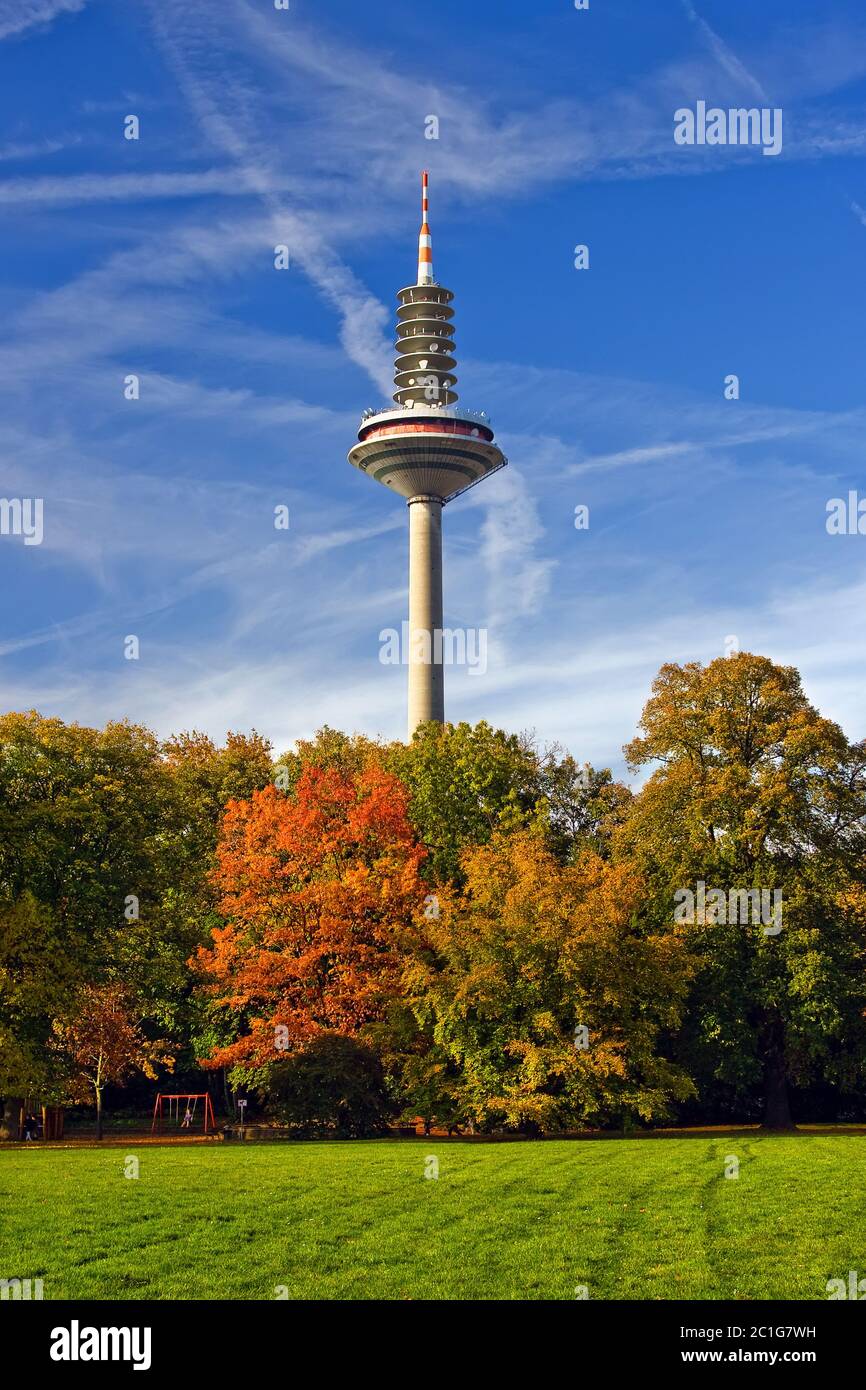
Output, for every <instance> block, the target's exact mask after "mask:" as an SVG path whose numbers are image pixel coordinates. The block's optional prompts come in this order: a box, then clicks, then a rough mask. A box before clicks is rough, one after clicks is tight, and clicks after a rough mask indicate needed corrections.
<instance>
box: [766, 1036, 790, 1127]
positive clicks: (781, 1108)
mask: <svg viewBox="0 0 866 1390" xmlns="http://www.w3.org/2000/svg"><path fill="white" fill-rule="evenodd" d="M763 1128H764V1129H793V1128H794V1122H793V1120H792V1119H791V1104H790V1099H789V1096H788V1068H787V1065H786V1063H785V1027H784V1024H783V1023H782V1020H781V1019H780V1018H778V1017H776V1018H773V1019H772V1020H770V1021H769V1022H768V1027H767V1032H766V1035H765V1046H764V1123H763Z"/></svg>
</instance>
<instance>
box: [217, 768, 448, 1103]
mask: <svg viewBox="0 0 866 1390" xmlns="http://www.w3.org/2000/svg"><path fill="white" fill-rule="evenodd" d="M424 854H425V851H424V849H423V848H422V847H421V846H420V845H419V844H418V842H417V840H416V838H415V834H414V831H413V829H412V827H411V825H410V822H409V819H408V815H407V793H406V791H405V788H404V787H403V785H402V783H400V782H399V781H398V779H397V778H396V777H394V776H393V775H391V774H390V773H387V772H384V771H382V770H381V769H380V768H378V767H375V766H371V767H368V768H366V769H365V770H363V771H360V772H358V773H356V774H350V773H347V772H342V771H340V770H337V769H335V768H321V767H306V768H305V769H304V770H303V772H302V773H301V775H300V777H299V779H298V781H297V784H296V786H295V788H294V789H293V792H292V794H291V795H286V794H285V793H283V792H282V791H281V790H279V789H278V788H276V787H273V786H270V787H266V788H265V789H263V790H261V791H257V792H254V793H253V795H252V797H251V798H250V800H248V801H232V802H230V803H229V805H228V807H227V809H226V813H225V816H224V819H223V825H222V833H221V837H220V841H219V845H218V847H217V865H216V869H215V873H214V878H215V881H216V883H217V886H218V888H219V891H220V896H221V909H222V912H223V914H224V916H225V917H226V918H227V925H226V926H224V927H219V928H216V929H215V930H214V931H213V933H212V935H213V946H212V947H211V948H209V949H204V948H202V949H201V950H200V951H199V953H198V956H197V961H196V963H197V966H198V969H199V971H200V973H201V976H202V978H203V980H204V982H205V985H206V988H207V991H208V993H209V994H210V996H211V999H212V1003H213V1005H214V1006H215V1007H216V1008H217V1010H220V1011H222V1014H223V1018H224V1019H225V1020H228V1021H229V1023H230V1030H231V1034H232V1036H231V1038H230V1040H229V1041H227V1042H226V1043H225V1045H223V1046H218V1047H216V1048H215V1049H214V1051H213V1052H212V1055H211V1056H210V1058H209V1059H207V1061H206V1063H205V1064H206V1065H208V1066H211V1067H214V1066H231V1067H235V1068H238V1074H239V1075H240V1076H242V1077H245V1078H246V1079H252V1080H254V1079H256V1078H258V1077H260V1076H261V1075H262V1074H263V1069H266V1068H268V1067H269V1066H271V1065H273V1064H274V1063H275V1062H277V1061H279V1060H280V1058H281V1057H284V1056H285V1055H286V1053H291V1052H294V1051H297V1050H298V1049H302V1048H303V1047H304V1046H305V1045H307V1044H309V1043H310V1042H311V1041H312V1040H313V1039H316V1038H318V1037H320V1036H321V1035H322V1034H324V1033H330V1034H339V1035H342V1036H344V1037H354V1036H355V1035H357V1034H358V1033H359V1031H360V1030H361V1029H363V1028H364V1026H365V1025H368V1024H370V1023H372V1022H374V1021H376V1020H378V1019H381V1018H382V1017H383V1015H384V1013H385V1011H386V1009H387V1006H388V1003H389V1001H390V1000H393V999H394V998H395V997H396V995H397V992H398V990H399V982H400V972H401V965H402V958H403V952H404V950H405V946H406V940H407V937H408V935H409V933H410V932H411V930H412V927H411V924H412V920H413V918H414V917H415V916H417V914H418V912H419V909H420V908H421V906H422V905H423V902H424V895H425V892H426V891H427V890H426V888H425V887H424V885H423V884H422V881H421V878H420V875H419V868H420V865H421V862H422V860H423V858H424Z"/></svg>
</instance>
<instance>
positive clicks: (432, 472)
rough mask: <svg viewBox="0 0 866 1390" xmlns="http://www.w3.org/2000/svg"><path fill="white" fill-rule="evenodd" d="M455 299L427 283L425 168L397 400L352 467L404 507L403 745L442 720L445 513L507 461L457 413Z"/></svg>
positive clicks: (371, 422) (371, 429)
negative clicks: (406, 590) (405, 638)
mask: <svg viewBox="0 0 866 1390" xmlns="http://www.w3.org/2000/svg"><path fill="white" fill-rule="evenodd" d="M453 299H454V295H453V294H452V293H451V291H450V290H448V289H446V288H445V287H444V285H440V284H438V282H437V281H436V280H435V279H434V278H433V250H432V241H431V236H430V228H429V225H428V222H427V171H426V170H425V171H424V173H423V174H422V175H421V231H420V233H419V235H418V279H417V281H416V283H415V284H414V285H409V286H407V287H406V289H403V290H400V291H399V293H398V295H397V300H398V303H399V308H398V309H397V337H396V343H395V347H396V351H397V357H396V360H395V363H394V386H395V388H396V389H395V391H394V397H393V399H394V402H395V404H394V405H393V406H388V407H386V408H385V409H384V410H376V411H373V410H367V411H365V412H364V414H363V416H362V417H361V426H360V429H359V430H358V443H357V444H356V445H355V447H354V448H353V449H352V450H350V452H349V462H350V463H351V464H353V465H354V466H355V468H358V469H360V471H361V472H362V473H366V474H367V475H368V476H369V477H371V478H373V479H375V481H376V482H377V483H382V484H383V485H384V486H385V487H388V488H390V489H391V491H392V492H396V493H397V494H398V496H400V497H405V499H406V501H407V504H408V507H409V625H408V652H407V653H406V655H405V657H404V660H407V661H408V667H409V738H410V739H411V738H412V735H413V733H414V732H415V729H416V728H417V727H418V725H419V724H423V723H425V722H426V721H427V720H430V719H433V720H438V721H439V722H440V723H442V722H443V721H444V719H445V692H444V680H443V674H444V672H443V664H442V656H443V640H442V622H443V610H442V508H443V507H444V506H445V504H446V503H447V502H451V501H453V500H454V498H455V497H459V496H460V495H461V493H463V492H466V490H467V489H468V488H470V487H474V486H475V484H476V483H479V482H481V480H482V478H486V477H487V476H488V475H489V474H490V473H495V472H496V471H497V470H498V469H500V468H504V467H505V465H506V463H507V459H506V458H505V456H504V454H503V453H502V451H501V450H500V449H499V447H498V446H497V445H496V444H495V443H494V437H493V429H492V426H491V424H490V420H489V418H488V416H487V415H486V414H485V413H484V411H480V412H475V411H471V410H465V409H462V408H460V407H458V406H457V399H458V397H457V391H456V389H455V388H456V385H457V376H456V368H457V361H456V357H455V351H454V310H453V309H452V307H451V303H452V300H453Z"/></svg>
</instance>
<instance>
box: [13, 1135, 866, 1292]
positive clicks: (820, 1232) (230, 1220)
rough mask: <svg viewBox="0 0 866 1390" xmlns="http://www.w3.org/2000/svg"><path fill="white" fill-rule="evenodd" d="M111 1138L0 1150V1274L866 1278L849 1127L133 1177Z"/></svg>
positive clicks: (319, 1152)
mask: <svg viewBox="0 0 866 1390" xmlns="http://www.w3.org/2000/svg"><path fill="white" fill-rule="evenodd" d="M126 1152H127V1151H126V1150H124V1149H123V1148H109V1149H105V1150H102V1151H100V1150H98V1149H96V1148H88V1149H54V1150H47V1149H44V1150H40V1149H39V1148H37V1147H34V1148H32V1149H30V1150H14V1151H7V1152H5V1153H3V1152H2V1151H0V1277H5V1278H10V1277H13V1276H16V1275H17V1276H18V1277H20V1278H27V1277H30V1278H35V1277H41V1278H42V1279H43V1280H44V1296H45V1298H46V1299H58V1298H75V1299H79V1298H157V1299H171V1298H174V1299H177V1298H204V1299H207V1298H247V1299H272V1298H274V1297H276V1296H277V1293H276V1289H277V1286H278V1285H286V1286H287V1287H288V1290H289V1297H290V1298H329V1299H371V1298H387V1299H406V1298H421V1299H424V1298H427V1299H432V1298H456V1299H514V1298H516V1299H525V1298H529V1299H573V1298H574V1297H575V1288H576V1286H578V1285H586V1286H587V1287H588V1291H589V1297H590V1298H594V1299H599V1298H602V1299H604V1298H626V1299H638V1298H661V1299H668V1298H689V1299H716V1298H739V1299H753V1298H808V1299H824V1298H826V1296H827V1295H826V1289H825V1285H826V1282H827V1280H828V1279H829V1278H835V1277H841V1278H846V1277H847V1273H848V1270H849V1269H856V1270H858V1271H859V1272H860V1277H866V1200H864V1198H866V1182H864V1165H866V1137H861V1136H853V1135H844V1134H843V1135H838V1136H826V1135H800V1136H791V1137H787V1136H786V1137H778V1138H776V1137H764V1136H760V1135H758V1134H755V1133H752V1134H749V1135H748V1136H731V1135H713V1136H712V1137H711V1138H707V1137H705V1136H704V1137H701V1138H675V1139H655V1140H647V1139H642V1140H605V1141H597V1142H572V1143H569V1142H545V1143H535V1144H530V1143H521V1144H489V1145H488V1144H447V1143H437V1142H436V1141H435V1140H429V1139H427V1140H421V1141H418V1142H415V1141H411V1140H410V1141H406V1142H399V1141H382V1142H371V1143H333V1144H312V1143H311V1144H261V1145H253V1144H247V1145H242V1144H237V1145H233V1144H218V1143H214V1144H211V1145H199V1146H194V1147H189V1148H183V1147H176V1148H167V1147H166V1148H162V1147H153V1148H151V1147H147V1146H144V1145H142V1146H141V1147H140V1148H138V1149H136V1148H135V1146H134V1144H131V1145H130V1148H129V1151H128V1152H129V1153H130V1154H136V1155H137V1157H138V1158H139V1161H140V1176H139V1177H138V1179H128V1178H125V1177H124V1160H125V1157H126ZM429 1154H433V1155H436V1156H437V1158H438V1160H439V1177H438V1179H426V1178H425V1176H424V1172H425V1160H426V1157H427V1155H429ZM728 1154H735V1155H736V1156H737V1157H738V1158H739V1160H740V1170H739V1177H738V1178H737V1179H726V1178H725V1176H724V1171H725V1158H726V1155H728Z"/></svg>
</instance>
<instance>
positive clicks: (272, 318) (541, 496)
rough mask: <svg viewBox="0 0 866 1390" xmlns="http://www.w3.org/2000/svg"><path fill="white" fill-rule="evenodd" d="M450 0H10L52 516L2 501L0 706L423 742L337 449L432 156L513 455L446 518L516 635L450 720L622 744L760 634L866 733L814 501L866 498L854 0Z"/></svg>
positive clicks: (39, 435) (457, 593)
mask: <svg viewBox="0 0 866 1390" xmlns="http://www.w3.org/2000/svg"><path fill="white" fill-rule="evenodd" d="M433 13H434V12H431V11H430V10H429V9H427V8H425V7H418V6H408V5H406V4H405V0H399V3H398V0H379V3H376V4H374V5H363V6H361V5H358V4H357V3H350V2H349V0H330V3H327V4H323V3H321V0H319V2H318V3H313V0H290V9H289V11H288V12H285V11H277V10H275V9H274V5H273V0H151V2H150V3H149V2H148V0H140V2H139V3H130V0H0V74H2V81H0V118H2V120H0V131H2V134H0V316H2V324H3V330H4V331H3V333H2V337H0V496H4V497H7V498H8V497H41V498H43V499H44V509H45V511H44V516H45V521H44V527H45V534H44V540H43V543H42V544H41V545H39V546H24V545H23V543H22V539H21V537H16V536H0V592H2V594H3V599H4V602H3V604H2V611H3V622H2V629H0V707H2V708H4V709H10V708H14V709H22V708H29V707H36V708H38V709H39V710H40V711H41V712H43V713H45V714H57V715H60V716H62V717H63V718H65V719H69V720H72V719H76V720H79V721H83V722H92V723H102V722H104V721H105V720H107V719H109V718H119V717H123V716H128V717H130V718H132V719H135V720H139V721H142V722H145V723H147V724H149V725H151V726H153V727H155V728H156V729H157V730H158V731H159V732H161V733H166V734H167V733H170V732H172V731H178V730H181V729H185V728H191V727H197V728H203V729H206V730H207V731H209V732H210V733H212V734H213V735H214V736H216V737H222V736H223V735H224V733H225V731H226V730H227V729H228V728H240V729H243V728H249V727H251V726H255V727H257V728H258V729H260V730H261V731H262V732H264V733H265V734H267V735H268V736H269V737H270V738H271V739H272V740H273V741H274V743H275V745H276V746H277V748H278V749H282V748H284V747H286V746H288V745H289V744H290V743H291V742H292V741H293V740H294V739H295V738H297V737H299V736H306V735H309V734H310V733H311V732H312V731H313V730H314V729H315V728H317V727H318V726H320V725H321V724H323V723H326V722H327V723H329V724H331V725H333V726H337V727H342V728H346V729H349V730H360V731H364V732H366V733H369V734H382V735H386V736H394V737H399V736H402V734H403V730H404V725H405V701H406V690H405V675H406V673H405V669H401V668H399V667H389V666H383V665H382V664H381V663H380V662H379V659H378V657H379V633H380V631H381V630H382V629H383V628H386V627H399V625H400V622H401V620H402V619H403V618H404V617H405V612H406V603H407V598H406V561H407V539H406V514H405V508H404V507H403V506H402V505H401V504H400V502H399V501H398V499H396V498H394V497H392V496H389V495H388V494H387V493H386V492H385V491H384V490H383V489H381V488H377V487H375V486H374V485H373V484H372V483H371V482H370V481H369V480H367V479H366V478H364V477H362V476H361V475H360V474H358V473H357V472H356V471H355V470H354V469H352V468H350V467H349V465H348V464H347V462H346V452H347V450H348V449H349V447H350V446H351V444H352V443H353V441H354V438H355V431H356V429H357V423H358V415H359V413H360V411H361V410H362V409H363V408H364V407H366V406H368V405H381V404H384V402H385V400H386V399H387V397H388V394H389V381H390V377H391V371H392V365H391V364H392V357H393V351H392V348H391V330H392V321H393V313H394V304H395V300H394V296H395V293H396V291H397V290H398V289H399V288H400V287H401V286H403V285H405V284H407V283H408V282H410V281H412V280H413V279H414V258H415V247H416V237H417V229H418V171H419V169H420V168H422V167H424V166H426V167H429V169H430V183H431V225H432V232H433V245H434V266H435V270H436V274H437V277H438V278H439V279H440V280H441V281H442V282H443V283H444V284H446V285H448V286H449V288H451V289H453V290H454V292H455V295H456V300H455V308H456V312H457V320H456V321H457V345H458V360H459V376H460V392H461V401H462V402H463V404H465V405H467V406H468V407H470V408H474V409H486V410H487V411H488V412H489V413H490V415H491V416H492V419H493V423H494V426H495V428H496V431H497V437H498V440H499V442H500V444H501V445H502V447H503V449H504V450H505V452H506V454H507V455H508V457H509V459H510V465H509V468H508V469H507V470H505V471H504V472H503V473H501V474H499V475H498V476H497V477H496V478H493V479H490V480H489V481H488V482H486V483H484V484H483V485H482V486H481V487H478V488H476V489H474V490H473V491H472V492H471V493H469V494H468V495H467V496H466V497H464V498H462V499H458V500H457V501H456V502H455V503H454V504H453V505H451V506H449V507H448V508H447V509H446V512H445V530H446V555H445V565H446V588H445V606H446V622H447V623H448V624H449V625H450V626H463V627H474V628H477V627H486V628H487V630H488V633H489V644H490V656H489V665H488V670H487V673H486V674H485V675H484V676H476V677H474V678H473V677H471V676H469V675H468V674H467V673H466V672H465V671H460V670H449V671H448V672H447V674H446V702H447V712H448V715H449V717H451V718H455V719H456V718H465V719H470V720H476V719H480V718H487V719H489V720H491V721H492V722H494V723H496V724H499V725H502V726H504V727H506V728H509V729H515V730H520V729H526V730H534V731H535V732H536V733H537V735H538V736H539V738H540V739H541V740H543V741H553V740H557V741H559V742H561V743H563V744H565V745H566V746H567V747H569V748H570V749H571V750H572V751H573V752H574V753H575V755H576V756H578V757H579V758H581V759H583V758H587V759H590V760H591V761H593V762H595V763H596V764H601V765H611V766H613V767H614V768H616V769H617V770H621V767H622V763H621V753H620V749H621V745H622V744H623V742H624V741H625V740H626V739H628V738H629V737H631V736H632V734H633V732H634V729H635V725H636V721H637V719H638V717H639V714H640V710H641V707H642V705H643V702H644V700H645V699H646V697H647V694H648V692H649V687H650V683H651V680H652V678H653V676H654V674H655V672H656V671H657V669H658V667H659V665H660V664H661V663H662V662H663V661H665V660H679V661H685V660H709V659H712V658H713V657H715V656H717V655H721V654H722V653H723V652H724V651H725V643H726V638H728V637H730V636H734V637H736V639H737V641H738V644H739V646H740V648H741V649H743V650H753V651H761V652H764V653H766V654H767V655H768V656H770V657H772V658H773V659H775V660H778V661H784V662H792V663H794V664H796V665H797V666H798V667H799V668H800V669H801V671H802V673H803V677H804V681H805V685H806V689H807V692H808V693H809V695H810V697H811V698H812V699H813V700H814V701H815V702H816V703H817V704H818V705H819V706H820V708H821V709H822V710H823V711H824V712H825V713H826V714H828V715H830V716H832V717H834V718H836V719H838V720H839V721H840V722H841V723H842V724H843V726H844V727H845V729H846V731H847V732H848V733H849V734H850V735H851V736H852V737H861V736H862V735H863V733H864V729H863V719H862V698H863V697H862V691H863V688H864V674H866V673H864V612H866V604H864V598H866V537H863V536H830V535H828V534H827V530H826V526H825V521H826V504H827V502H828V500H829V499H830V498H833V497H839V496H843V497H844V496H846V495H847V492H848V490H849V489H857V488H860V489H861V490H862V492H863V494H864V495H866V471H864V449H863V435H864V428H863V427H864V421H866V411H864V380H866V378H864V322H866V288H864V265H866V161H864V155H866V10H864V7H863V5H862V3H860V0H832V2H827V3H822V4H820V5H817V4H814V3H805V0H762V4H761V5H760V6H756V5H754V4H752V3H746V2H745V0H743V3H731V0H694V4H692V3H691V0H656V3H653V4H651V5H649V4H646V3H640V2H639V0H591V4H590V9H589V10H588V11H585V12H578V11H576V10H575V9H574V6H573V3H571V0H533V3H532V4H529V3H516V0H473V3H472V4H467V3H466V0H441V3H440V4H439V5H437V7H436V9H435V22H434V20H433V18H431V15H432V14H433ZM698 100H704V101H706V102H708V103H709V104H710V105H718V106H721V107H723V108H727V107H729V106H753V105H756V106H768V107H773V108H775V107H779V108H781V109H782V111H783V131H784V141H783V149H782V152H781V153H780V154H779V155H778V156H776V157H767V156H764V155H763V154H762V152H761V150H760V149H759V148H741V147H736V146H720V147H710V146H703V147H698V146H691V147H688V146H679V145H677V144H676V143H675V142H674V139H673V130H674V112H675V111H676V110H677V109H678V108H681V107H685V106H688V107H694V106H695V103H696V102H697V101H698ZM129 114H135V115H137V116H138V117H139V120H140V138H139V140H138V141H130V140H125V139H124V137H123V130H124V118H125V117H126V116H127V115H129ZM431 114H432V115H436V116H437V117H438V119H439V139H438V140H428V139H425V137H424V132H425V118H426V117H427V116H429V115H431ZM277 243H285V244H287V245H288V246H289V248H290V257H291V267H290V269H289V270H288V271H276V270H275V269H274V265H273V261H274V251H273V248H274V246H275V245H276V244H277ZM579 243H585V244H587V245H588V246H589V248H590V269H589V270H587V271H577V270H575V268H574V264H573V260H574V247H575V245H577V244H579ZM131 373H134V374H136V375H138V376H139V378H140V383H141V384H140V393H141V394H140V399H139V400H137V401H128V400H126V399H124V390H123V383H124V378H125V377H126V376H127V375H128V374H131ZM730 373H736V374H737V375H738V376H739V378H740V399H739V400H726V399H725V396H724V380H725V377H726V376H727V375H728V374H730ZM581 503H583V504H586V505H588V506H589V508H590V526H589V529H588V530H586V531H577V530H575V528H574V524H573V518H574V508H575V506H577V505H578V504H581ZM280 504H285V505H288V506H289V508H290V513H291V526H290V529H289V530H288V531H275V529H274V525H273V515H274V507H276V506H278V505H280ZM129 634H135V635H136V636H137V637H138V638H139V642H140V659H139V660H138V661H128V660H125V659H124V638H125V637H126V636H127V635H129Z"/></svg>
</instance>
